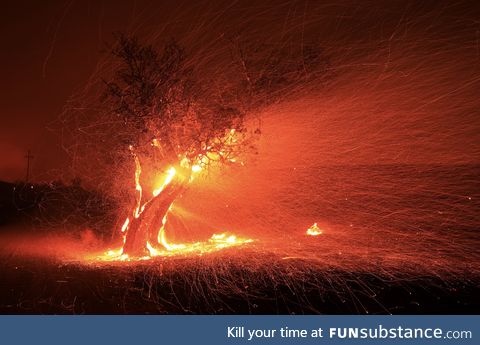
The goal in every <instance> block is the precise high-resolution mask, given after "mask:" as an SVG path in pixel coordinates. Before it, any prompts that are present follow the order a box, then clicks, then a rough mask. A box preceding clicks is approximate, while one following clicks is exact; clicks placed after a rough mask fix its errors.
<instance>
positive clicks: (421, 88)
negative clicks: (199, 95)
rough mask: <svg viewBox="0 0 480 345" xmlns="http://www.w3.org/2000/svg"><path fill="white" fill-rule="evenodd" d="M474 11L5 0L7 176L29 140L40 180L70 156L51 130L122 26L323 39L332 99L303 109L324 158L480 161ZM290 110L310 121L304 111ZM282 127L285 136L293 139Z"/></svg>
mask: <svg viewBox="0 0 480 345" xmlns="http://www.w3.org/2000/svg"><path fill="white" fill-rule="evenodd" d="M478 12H479V11H478V9H475V8H474V7H472V6H469V5H468V3H467V2H465V3H463V4H462V3H458V4H455V5H451V4H450V5H449V4H448V3H447V2H439V1H430V2H422V3H421V4H419V3H417V2H413V1H412V2H410V3H406V2H404V1H399V2H389V5H388V7H387V6H386V5H385V2H383V1H374V0H372V1H368V3H365V4H363V5H362V6H360V5H359V4H358V2H356V1H347V0H342V1H335V2H333V1H332V3H331V4H313V3H308V2H305V1H284V2H281V3H279V2H278V1H264V2H260V3H259V2H256V1H240V2H234V3H231V2H227V1H216V2H211V1H203V2H198V3H197V4H195V5H192V4H191V2H189V1H184V2H175V3H173V2H172V3H170V4H163V5H159V4H158V3H157V2H156V1H122V2H118V1H95V2H74V1H49V2H38V1H15V2H8V3H5V4H3V5H2V11H1V14H0V17H1V18H0V26H1V34H0V44H1V47H2V49H1V53H0V69H1V71H0V72H1V75H2V78H0V88H1V90H2V92H1V93H0V109H1V111H0V114H1V125H0V153H1V157H2V159H1V160H0V180H10V181H11V180H17V179H22V178H23V176H24V173H25V159H24V158H23V156H24V154H25V153H26V151H27V149H29V148H30V149H32V151H33V154H34V155H35V160H34V164H33V177H34V179H36V180H42V179H49V178H55V177H56V175H58V173H56V171H58V170H52V169H61V168H62V166H63V165H64V164H65V163H66V161H67V157H66V155H65V154H64V153H63V151H62V148H61V140H60V138H59V137H58V134H54V133H52V132H51V131H49V130H48V128H49V127H50V126H51V124H52V122H53V121H55V120H56V119H57V118H58V115H59V114H60V112H61V111H62V109H63V107H64V106H65V103H66V102H67V100H68V98H69V97H70V96H71V95H72V94H74V92H75V91H76V90H78V89H79V88H82V87H83V86H84V85H85V83H87V81H88V79H89V77H90V76H91V75H92V73H93V72H94V70H95V69H96V67H97V64H98V61H99V58H100V57H101V56H102V54H103V53H104V51H105V46H106V42H108V41H109V40H110V39H111V33H112V32H114V31H118V30H121V31H127V32H130V33H135V34H139V35H145V37H149V38H152V37H153V39H160V38H161V37H160V36H162V35H163V34H164V33H165V34H168V35H169V36H175V35H178V36H180V37H186V39H185V41H186V42H187V43H188V42H193V43H192V45H194V43H196V41H198V40H196V38H198V37H202V38H203V39H204V40H213V39H217V38H218V37H221V36H222V35H224V34H225V33H226V32H231V31H235V30H236V29H238V28H241V29H242V30H249V32H250V35H252V36H251V37H258V38H259V39H261V37H264V36H268V35H270V34H272V33H274V32H275V33H276V32H280V31H282V28H283V30H284V29H285V28H288V29H287V30H299V28H301V29H300V31H301V32H302V37H303V36H305V37H314V38H317V39H318V41H319V42H320V44H321V45H322V46H324V47H325V49H326V50H327V51H328V52H329V53H330V54H331V57H332V63H333V66H334V68H336V69H337V70H336V75H338V80H337V81H336V84H334V87H335V88H333V89H330V90H328V92H327V93H326V94H325V96H324V97H327V98H328V99H319V98H316V99H315V100H314V101H312V100H311V99H310V100H308V101H306V102H305V103H303V104H304V105H305V109H302V110H301V113H302V114H301V115H302V116H304V117H305V118H307V120H308V118H311V119H315V120H314V124H315V126H317V127H315V129H316V131H317V132H316V134H317V135H318V140H317V141H316V142H317V144H316V147H317V148H318V150H319V151H318V152H319V154H320V153H322V152H323V156H322V157H326V156H327V157H328V156H329V155H330V156H331V157H338V160H337V161H335V159H333V158H331V157H330V158H331V160H330V161H329V163H332V164H335V163H341V164H344V163H349V162H354V163H378V162H379V161H385V160H386V161H388V160H390V161H395V162H406V163H412V162H413V163H422V162H436V163H438V162H446V163H449V162H465V161H467V162H472V161H473V162H477V161H478V157H477V153H478V152H479V151H480V150H479V147H478V145H479V144H478V143H479V142H480V138H479V135H480V134H479V133H480V131H479V130H478V128H479V127H480V126H479V121H480V120H479V119H480V116H478V115H477V112H478V101H477V95H478V90H479V89H480V84H479V77H478V75H479V67H478V66H480V64H479V63H478V62H479V59H480V57H479V56H480V53H479V51H480V50H479V46H480V45H479V41H480V38H479V34H478V18H479V13H478ZM166 23H168V25H166ZM165 26H167V27H168V28H167V29H166V28H165ZM300 31H299V32H300ZM198 44H200V43H198ZM352 66H353V67H352ZM297 104H298V103H297ZM297 109H298V107H297ZM297 111H298V110H297ZM286 113H288V110H286ZM286 117H292V118H294V119H295V120H293V121H290V122H293V125H296V124H299V125H300V126H303V124H304V123H302V120H298V114H294V113H292V112H291V114H290V115H288V114H287V116H286ZM287 122H288V121H287ZM306 122H307V123H308V121H306ZM310 127H311V126H310ZM290 128H291V127H290ZM299 128H300V127H299ZM385 130H389V131H391V132H390V135H384V131H385ZM300 131H301V130H300ZM285 134H286V136H287V137H286V138H284V139H282V140H284V141H285V142H288V141H289V138H288V136H295V135H296V134H295V130H289V131H287V132H286V133H285ZM304 134H305V133H302V134H301V135H302V137H303V136H304ZM350 138H354V139H355V140H353V141H352V140H350ZM347 139H348V140H347ZM292 143H293V145H298V141H297V140H292ZM352 143H353V144H352ZM355 143H356V144H355ZM352 157H353V158H352ZM309 158H311V157H309ZM330 158H328V159H330ZM328 159H327V160H328Z"/></svg>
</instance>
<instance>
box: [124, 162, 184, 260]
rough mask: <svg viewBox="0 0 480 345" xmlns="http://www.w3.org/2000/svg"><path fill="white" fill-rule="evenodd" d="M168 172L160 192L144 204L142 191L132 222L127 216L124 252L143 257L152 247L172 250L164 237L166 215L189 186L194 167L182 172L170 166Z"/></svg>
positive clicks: (155, 192)
mask: <svg viewBox="0 0 480 345" xmlns="http://www.w3.org/2000/svg"><path fill="white" fill-rule="evenodd" d="M169 172H170V175H169V176H167V177H166V180H165V183H164V185H163V186H162V187H161V188H160V190H159V191H154V194H153V197H152V198H151V199H149V200H148V201H146V202H144V203H143V204H142V200H141V197H142V195H141V193H139V194H140V195H139V197H140V200H139V202H138V203H137V208H136V209H135V211H134V212H133V217H132V221H130V219H127V221H126V223H125V224H126V228H125V229H123V231H124V233H125V235H124V236H125V237H124V238H125V240H124V246H123V251H122V254H127V255H129V256H144V255H149V254H151V253H150V250H152V248H153V250H155V249H158V248H160V247H163V248H164V249H169V248H168V243H167V242H166V239H165V237H164V231H165V223H166V219H167V214H168V212H169V210H170V209H171V206H172V204H173V202H174V201H175V200H176V199H177V197H179V196H180V195H181V194H182V192H183V191H185V189H186V188H187V185H188V183H189V181H190V177H191V170H190V169H181V173H177V170H176V169H174V168H171V169H170V170H169ZM172 172H173V173H172ZM138 185H139V181H138V180H137V186H138Z"/></svg>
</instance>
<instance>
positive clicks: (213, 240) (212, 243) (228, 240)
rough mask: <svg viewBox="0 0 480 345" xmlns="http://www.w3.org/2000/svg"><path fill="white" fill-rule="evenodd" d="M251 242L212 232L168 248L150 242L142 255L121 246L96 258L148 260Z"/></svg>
mask: <svg viewBox="0 0 480 345" xmlns="http://www.w3.org/2000/svg"><path fill="white" fill-rule="evenodd" d="M251 242H253V240H252V239H248V238H242V237H237V236H236V235H233V234H229V233H220V234H213V235H212V237H210V238H209V239H208V241H203V242H194V243H182V244H177V243H169V244H168V248H167V247H165V249H156V248H154V247H153V246H152V245H150V243H147V248H148V250H149V255H145V256H142V257H130V256H129V255H128V254H123V253H122V248H119V249H117V250H110V251H108V252H106V253H105V254H103V255H100V256H98V257H97V258H96V259H98V260H102V261H117V260H119V261H134V260H149V259H152V258H155V257H162V256H174V255H188V254H199V255H200V254H205V253H212V252H216V251H219V250H222V249H225V248H230V247H237V246H241V245H244V244H247V243H251Z"/></svg>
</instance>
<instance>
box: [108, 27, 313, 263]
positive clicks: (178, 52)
mask: <svg viewBox="0 0 480 345" xmlns="http://www.w3.org/2000/svg"><path fill="white" fill-rule="evenodd" d="M230 43H231V48H232V49H231V51H232V52H233V53H234V54H233V59H232V62H233V63H234V64H236V65H237V66H239V68H240V70H238V69H237V75H234V76H233V78H232V76H223V77H224V79H223V80H222V83H223V85H222V87H220V88H218V87H215V85H216V84H218V82H219V79H218V78H217V79H215V78H216V77H218V76H215V75H214V76H206V75H205V73H203V74H199V73H198V71H196V69H195V68H194V66H193V65H192V63H191V62H192V60H191V59H188V58H187V55H186V52H185V50H184V49H183V48H182V47H180V46H179V45H178V44H177V43H176V42H174V41H171V42H169V43H167V44H166V45H165V46H164V47H163V50H162V51H157V50H156V49H155V48H154V47H153V46H151V45H142V44H141V43H140V42H139V41H138V40H137V39H136V38H134V37H127V36H124V35H120V36H119V38H118V40H117V43H116V45H115V46H114V48H113V49H112V53H113V56H114V57H115V58H116V59H117V61H118V62H119V64H118V65H117V66H116V68H115V71H114V73H113V75H112V77H111V79H110V80H108V81H105V85H106V93H105V95H106V97H104V98H103V104H104V106H105V105H106V106H107V109H108V113H109V114H111V115H112V116H113V117H114V118H115V123H117V124H118V123H120V124H121V125H120V126H118V125H117V126H116V127H115V129H114V131H115V140H116V142H117V144H120V148H119V149H118V152H119V153H120V154H121V155H123V156H124V157H125V156H128V157H131V158H130V159H132V160H133V161H134V162H135V205H134V206H133V207H132V211H131V214H130V215H129V216H128V217H127V219H126V220H125V222H124V224H123V227H122V233H123V235H124V246H123V254H126V255H129V256H143V255H148V254H151V253H152V252H154V251H156V250H158V248H162V247H163V248H164V249H167V250H169V249H171V248H172V245H171V244H169V243H168V241H167V239H166V235H165V224H166V222H167V217H168V212H169V210H170V209H171V207H172V203H173V202H174V201H175V200H176V198H178V197H179V196H180V195H181V194H182V193H183V192H184V191H185V190H186V188H187V187H188V184H189V182H190V181H192V180H193V179H194V177H195V176H196V174H198V173H200V172H201V171H205V170H208V169H209V168H210V167H211V166H212V165H215V164H220V165H227V164H237V163H242V157H243V155H245V154H246V153H250V152H251V151H253V150H255V143H254V141H255V138H256V137H258V135H259V134H260V129H259V128H258V126H254V128H250V129H249V128H247V126H246V114H247V113H248V112H249V111H251V110H252V109H255V108H258V107H259V104H260V103H262V104H265V102H266V100H267V99H269V100H271V99H274V96H272V95H275V94H277V93H279V92H281V90H285V88H286V87H287V86H288V85H290V86H291V85H292V82H293V81H298V80H300V79H302V78H304V77H305V76H306V75H309V74H310V71H308V72H307V69H309V68H310V67H311V66H319V65H320V64H319V63H318V62H319V61H321V59H320V54H319V53H313V50H311V49H310V50H308V54H307V53H305V54H304V55H303V56H302V60H301V61H292V59H288V55H286V54H285V52H284V51H281V50H271V51H270V53H269V54H258V49H255V50H251V51H249V52H250V53H251V52H253V53H252V54H247V53H246V52H247V50H245V48H244V47H243V46H242V45H240V44H239V43H238V41H231V42H230ZM273 52H275V53H273ZM234 70H235V69H234ZM317 70H318V68H317ZM238 72H240V73H238ZM227 79H228V81H227ZM232 80H233V82H232ZM112 130H113V129H112ZM242 164H243V163H242Z"/></svg>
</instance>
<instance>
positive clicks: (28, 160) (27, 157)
mask: <svg viewBox="0 0 480 345" xmlns="http://www.w3.org/2000/svg"><path fill="white" fill-rule="evenodd" d="M25 158H26V159H27V177H26V179H25V183H28V179H29V177H30V160H31V159H33V156H32V155H31V154H30V150H28V151H27V155H26V156H25Z"/></svg>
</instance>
